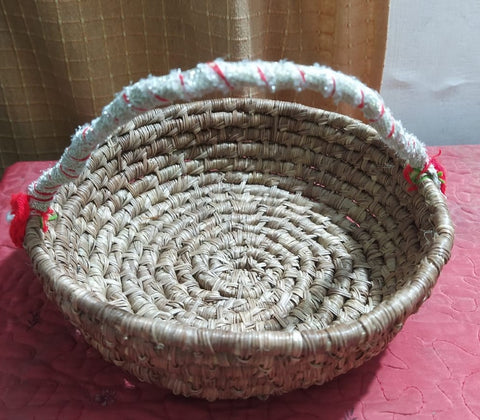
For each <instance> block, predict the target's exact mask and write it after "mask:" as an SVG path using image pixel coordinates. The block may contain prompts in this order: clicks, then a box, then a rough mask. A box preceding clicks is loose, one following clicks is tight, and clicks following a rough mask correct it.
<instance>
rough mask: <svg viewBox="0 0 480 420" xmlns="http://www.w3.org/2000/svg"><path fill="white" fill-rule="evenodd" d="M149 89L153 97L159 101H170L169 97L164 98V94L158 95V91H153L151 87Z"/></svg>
mask: <svg viewBox="0 0 480 420" xmlns="http://www.w3.org/2000/svg"><path fill="white" fill-rule="evenodd" d="M148 91H149V92H150V93H151V94H152V95H153V97H154V98H155V99H156V100H157V101H160V102H170V100H168V99H167V98H163V97H162V96H160V95H157V94H156V93H153V92H152V91H151V90H150V89H148Z"/></svg>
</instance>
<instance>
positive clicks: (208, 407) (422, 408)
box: [0, 146, 480, 420]
mask: <svg viewBox="0 0 480 420" xmlns="http://www.w3.org/2000/svg"><path fill="white" fill-rule="evenodd" d="M435 151H436V150H432V152H433V153H435ZM441 161H442V163H443V164H444V166H445V167H446V168H447V169H448V190H447V194H448V200H449V203H450V209H451V213H452V216H453V219H454V221H455V224H456V229H457V234H456V243H455V247H454V250H453V255H452V259H451V261H450V263H449V264H448V265H447V267H446V268H445V269H444V271H443V272H442V274H441V277H440V278H439V281H438V284H437V286H436V288H435V290H434V292H433V294H432V296H431V298H430V299H429V300H428V301H427V302H426V303H425V304H424V305H423V306H422V308H421V309H420V311H419V312H418V313H417V314H415V315H413V316H412V317H410V318H409V320H408V321H407V323H406V325H405V327H404V329H403V330H402V331H401V332H400V333H399V335H398V336H397V337H396V338H395V339H394V340H393V342H392V343H391V344H390V345H389V346H388V348H387V350H386V351H385V352H384V353H383V354H381V355H379V356H377V357H375V358H374V359H373V360H371V361H370V362H368V363H366V364H365V365H363V366H362V367H360V368H358V369H356V370H354V371H351V372H350V373H348V374H346V375H343V376H341V377H339V378H337V379H335V380H333V381H332V382H330V383H328V384H326V385H323V386H319V387H313V388H311V389H308V390H301V391H295V392H292V393H290V394H287V395H284V396H281V397H275V398H270V399H268V400H267V401H260V400H257V399H249V400H246V401H218V402H213V403H209V402H206V401H201V400H195V399H186V398H182V397H176V396H173V395H171V393H170V392H169V391H167V390H164V389H159V388H156V387H154V386H151V385H148V384H145V383H140V382H139V381H137V380H136V379H134V378H132V377H131V376H129V375H127V374H125V373H123V372H122V371H120V370H119V369H118V368H116V367H114V366H112V365H110V364H108V363H106V362H104V361H103V360H102V359H101V357H100V356H99V354H98V353H97V352H96V351H95V350H93V349H91V348H89V346H88V345H87V344H85V342H84V341H83V339H82V337H81V336H79V335H78V334H77V333H76V332H75V329H74V328H73V327H71V326H70V324H69V323H68V322H67V321H66V320H65V319H64V318H63V316H62V315H61V313H60V312H59V311H58V310H57V309H56V307H55V306H54V305H53V304H52V303H50V302H49V301H47V300H46V299H45V297H44V295H43V292H42V289H41V287H40V284H39V282H38V280H36V279H35V278H34V276H33V274H32V268H31V265H30V262H29V259H28V257H27V256H26V254H25V252H24V251H23V250H18V249H15V248H13V247H12V245H11V244H10V241H9V239H8V237H7V225H6V222H5V216H4V215H5V213H6V212H7V208H8V202H9V197H10V194H11V193H13V192H17V191H20V190H23V189H24V188H25V186H26V185H27V184H28V183H29V182H30V181H31V180H32V179H34V178H36V177H37V176H38V175H39V173H40V171H41V169H43V168H45V167H46V166H48V163H47V162H38V163H18V164H15V165H14V166H12V167H10V168H9V169H8V170H7V172H6V173H5V175H4V177H3V179H2V182H1V184H0V197H1V201H0V202H1V204H0V215H1V217H0V232H1V234H0V279H1V282H0V418H2V419H3V418H5V419H22V420H24V419H56V418H60V419H97V418H98V419H105V420H107V419H192V420H193V419H195V420H202V419H222V420H223V419H232V420H235V419H242V420H247V419H252V420H253V419H265V420H274V419H279V420H289V419H292V420H293V419H344V420H353V419H368V420H373V419H400V418H403V417H404V416H410V417H412V418H414V419H446V420H452V419H477V418H480V397H479V389H480V311H479V305H480V287H479V286H480V279H479V277H480V257H479V255H480V240H478V238H479V237H480V227H479V226H480V217H479V216H478V212H479V208H480V146H461V147H444V148H443V155H442V157H441Z"/></svg>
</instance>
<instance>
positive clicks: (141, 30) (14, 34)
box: [0, 0, 388, 173]
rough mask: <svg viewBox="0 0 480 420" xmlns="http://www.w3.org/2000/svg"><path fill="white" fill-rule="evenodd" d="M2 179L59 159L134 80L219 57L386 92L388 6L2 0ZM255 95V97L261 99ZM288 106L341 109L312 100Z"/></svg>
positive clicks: (335, 0) (292, 96) (305, 1)
mask: <svg viewBox="0 0 480 420" xmlns="http://www.w3.org/2000/svg"><path fill="white" fill-rule="evenodd" d="M0 7H1V12H0V41H1V44H0V45H1V60H0V83H1V92H0V173H2V172H3V169H4V168H5V167H6V166H8V165H10V164H12V163H14V162H15V161H17V160H48V159H58V157H59V156H60V154H61V152H62V151H63V149H64V148H65V146H66V145H67V144H68V142H69V138H70V135H71V134H72V133H73V131H74V130H75V128H76V127H77V126H78V125H79V124H82V123H84V122H87V121H89V120H91V119H92V118H93V117H95V116H96V115H97V114H98V113H99V112H100V110H101V109H102V107H103V106H104V105H106V104H107V103H108V102H110V101H111V99H112V98H113V95H114V94H115V93H116V92H118V91H119V90H120V89H121V88H122V87H123V86H124V85H126V84H128V83H130V82H132V81H136V80H138V79H139V78H142V77H144V76H146V75H148V74H156V75H162V74H166V73H168V71H169V70H170V69H172V68H183V69H188V68H191V67H193V66H195V65H196V64H197V63H198V62H205V61H209V60H212V59H215V58H218V57H222V58H224V59H228V60H238V59H244V58H251V59H256V58H262V59H265V60H279V59H289V60H293V61H296V62H299V63H302V64H311V63H314V62H318V63H322V64H326V65H329V66H332V67H334V68H336V69H339V70H342V71H344V72H347V73H350V74H353V75H356V76H357V77H359V78H360V79H361V80H363V81H364V82H365V83H367V84H369V85H370V86H371V87H373V88H376V89H378V88H379V87H380V82H381V76H382V70H383V60H384V53H385V43H386V29H387V18H388V0H350V1H349V0H177V1H176V0H135V1H130V0H56V1H53V0H36V1H35V0H29V1H24V0H21V1H19V0H0ZM253 94H255V93H253ZM281 98H282V99H287V100H294V101H301V102H303V103H306V104H308V105H313V106H323V107H326V106H327V107H331V106H332V105H331V104H328V103H327V104H325V103H324V102H323V101H322V100H321V99H319V98H318V97H315V96H314V95H312V94H311V93H302V94H297V93H295V92H287V93H284V94H282V96H281Z"/></svg>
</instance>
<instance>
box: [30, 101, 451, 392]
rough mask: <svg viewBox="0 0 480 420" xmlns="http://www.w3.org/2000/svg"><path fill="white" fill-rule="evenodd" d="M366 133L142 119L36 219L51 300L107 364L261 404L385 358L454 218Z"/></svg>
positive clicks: (35, 244) (259, 122)
mask: <svg viewBox="0 0 480 420" xmlns="http://www.w3.org/2000/svg"><path fill="white" fill-rule="evenodd" d="M405 164H406V162H404V161H402V160H400V159H398V158H397V157H396V156H395V155H394V153H393V152H391V151H390V149H388V148H387V147H386V146H385V145H384V143H382V142H381V141H380V140H379V139H378V137H377V134H376V132H375V131H374V130H373V129H371V128H370V127H368V126H366V125H364V124H362V123H360V122H358V121H355V120H352V119H350V118H348V117H345V116H341V115H338V114H334V113H329V112H325V111H321V110H317V109H312V108H308V107H305V106H301V105H297V104H291V103H284V102H275V101H269V100H254V99H221V100H213V101H203V102H198V103H191V104H187V105H174V106H171V107H168V108H166V109H163V110H154V111H151V112H148V113H146V114H144V115H142V116H140V117H138V118H137V119H135V120H133V121H132V122H131V123H129V124H127V125H126V126H124V127H122V129H121V130H120V131H119V132H118V133H117V134H116V136H115V137H114V138H112V139H109V140H108V141H107V142H106V143H105V145H103V146H102V147H100V148H99V149H98V150H97V151H96V152H95V153H94V154H93V155H92V157H91V161H90V162H89V166H88V169H87V170H86V171H85V173H84V174H83V175H82V176H81V177H80V178H79V179H78V180H77V181H75V182H73V183H71V184H68V185H67V186H64V187H62V189H61V190H60V192H59V193H58V194H57V197H56V199H55V202H54V206H53V208H54V210H55V212H56V213H57V214H58V219H57V220H55V221H52V222H51V224H50V227H49V230H48V232H47V233H45V234H44V233H43V232H42V229H41V226H40V221H39V220H37V219H38V218H32V219H31V221H30V222H29V225H28V228H27V235H26V248H27V250H28V252H29V254H30V255H31V257H32V260H33V263H34V267H35V269H36V271H37V273H38V274H39V276H40V278H41V279H42V281H43V284H44V288H45V291H46V293H47V294H48V296H49V297H50V298H52V299H53V300H55V301H56V302H57V304H58V305H59V307H60V308H61V310H62V312H63V313H64V314H65V315H66V316H67V317H68V318H69V319H70V320H71V322H72V323H73V324H74V325H75V326H76V327H77V328H78V329H79V330H80V331H81V332H82V333H83V335H84V336H85V338H86V340H87V341H88V342H89V343H90V344H92V345H93V346H94V347H95V348H97V349H98V350H99V351H100V353H101V354H102V355H103V357H104V358H105V359H106V360H108V361H111V362H113V363H115V364H116V365H117V366H119V367H121V368H123V369H125V370H127V371H129V372H131V373H133V374H134V375H135V376H137V377H138V378H140V379H141V380H145V381H149V382H152V383H156V384H159V385H161V386H165V387H168V388H170V389H171V390H172V391H173V392H174V393H177V394H183V395H186V396H197V397H202V398H207V399H209V400H214V399H217V398H247V397H250V396H259V397H264V396H268V395H271V394H281V393H284V392H287V391H290V390H292V389H295V388H302V387H308V386H311V385H314V384H321V383H323V382H325V381H328V380H330V379H332V378H333V377H335V376H337V375H339V374H342V373H345V372H347V371H348V370H350V369H352V368H353V367H356V366H359V365H361V364H362V363H363V362H364V361H366V360H368V359H370V358H371V357H372V356H374V355H376V354H378V353H379V352H380V351H382V350H383V349H384V348H385V346H386V345H387V344H388V342H389V341H390V340H391V339H392V338H393V337H394V336H395V334H396V333H397V332H398V331H399V330H400V328H401V327H402V325H403V323H404V321H405V319H406V318H407V317H408V316H409V315H410V314H412V313H413V312H415V311H416V310H417V309H418V307H419V306H420V305H421V303H422V302H423V301H424V300H425V299H426V298H427V297H428V295H429V293H430V290H431V288H432V287H433V286H434V284H435V282H436V279H437V277H438V274H439V272H440V269H441V267H442V266H443V264H445V262H446V261H447V259H448V257H449V252H450V248H451V244H452V238H453V229H452V225H451V221H450V219H449V216H448V211H447V208H446V205H445V200H444V197H443V195H442V194H441V193H440V192H439V191H438V189H437V188H436V186H435V185H433V182H432V181H430V180H429V179H425V180H423V181H422V183H421V184H420V185H419V188H418V190H417V191H413V192H407V190H408V186H407V183H406V181H405V180H404V178H403V175H402V170H403V168H404V166H405Z"/></svg>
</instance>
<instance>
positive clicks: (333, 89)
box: [329, 76, 337, 98]
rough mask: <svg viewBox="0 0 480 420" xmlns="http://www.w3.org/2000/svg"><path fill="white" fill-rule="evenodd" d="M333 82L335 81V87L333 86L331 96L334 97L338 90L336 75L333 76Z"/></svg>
mask: <svg viewBox="0 0 480 420" xmlns="http://www.w3.org/2000/svg"><path fill="white" fill-rule="evenodd" d="M332 82H333V88H332V93H330V96H329V98H333V95H335V92H336V91H337V81H336V80H335V77H333V76H332Z"/></svg>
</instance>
